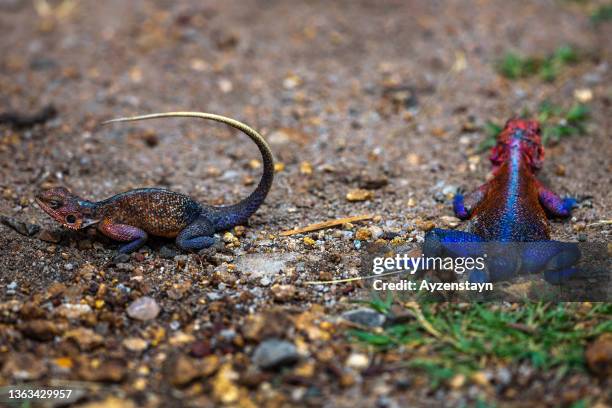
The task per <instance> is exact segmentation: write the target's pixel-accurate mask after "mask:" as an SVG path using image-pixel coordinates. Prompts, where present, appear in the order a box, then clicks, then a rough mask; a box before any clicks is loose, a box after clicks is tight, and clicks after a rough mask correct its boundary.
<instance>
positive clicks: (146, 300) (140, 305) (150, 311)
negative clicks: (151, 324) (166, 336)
mask: <svg viewBox="0 0 612 408" xmlns="http://www.w3.org/2000/svg"><path fill="white" fill-rule="evenodd" d="M159 311H160V308H159V305H158V304H157V302H156V301H155V299H153V298H151V297H148V296H144V297H141V298H139V299H136V300H135V301H133V302H132V303H131V304H130V305H129V306H128V308H127V314H128V316H130V317H131V318H132V319H136V320H142V321H147V320H152V319H155V318H156V317H157V315H158V314H159Z"/></svg>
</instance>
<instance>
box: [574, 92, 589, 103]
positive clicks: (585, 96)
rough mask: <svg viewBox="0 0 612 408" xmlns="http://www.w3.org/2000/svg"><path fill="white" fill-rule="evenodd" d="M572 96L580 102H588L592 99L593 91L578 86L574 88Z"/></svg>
mask: <svg viewBox="0 0 612 408" xmlns="http://www.w3.org/2000/svg"><path fill="white" fill-rule="evenodd" d="M574 98H576V100H577V101H578V102H580V103H586V102H589V101H590V100H591V99H593V91H592V90H591V89H589V88H579V89H576V90H574Z"/></svg>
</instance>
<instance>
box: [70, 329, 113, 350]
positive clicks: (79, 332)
mask: <svg viewBox="0 0 612 408" xmlns="http://www.w3.org/2000/svg"><path fill="white" fill-rule="evenodd" d="M64 338H65V339H67V340H72V341H73V342H74V343H76V345H77V346H79V349H80V350H81V351H90V350H93V349H95V348H96V347H99V346H101V345H102V344H103V343H104V338H103V337H102V336H101V335H99V334H98V333H96V332H94V331H93V330H91V329H86V328H84V327H79V328H78V329H73V330H69V331H67V332H66V334H64Z"/></svg>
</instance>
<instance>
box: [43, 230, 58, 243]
mask: <svg viewBox="0 0 612 408" xmlns="http://www.w3.org/2000/svg"><path fill="white" fill-rule="evenodd" d="M38 239H40V240H41V241H45V242H51V243H53V244H57V243H59V242H60V241H61V240H62V236H61V234H60V233H59V232H58V231H53V230H49V229H46V228H43V229H41V230H40V232H39V233H38Z"/></svg>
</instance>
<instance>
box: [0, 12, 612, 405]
mask: <svg viewBox="0 0 612 408" xmlns="http://www.w3.org/2000/svg"><path fill="white" fill-rule="evenodd" d="M586 3H587V4H586V5H585V4H584V3H583V2H570V1H536V2H527V1H512V2H510V1H474V2H469V1H449V2H437V1H408V2H402V1H384V2H383V1H377V2H367V1H350V2H349V1H346V2H344V1H341V2H324V1H308V2H282V1H263V0H261V1H240V2H238V1H236V2H213V1H204V2H202V1H183V2H171V1H162V0H159V1H132V2H129V5H126V4H127V2H123V1H117V0H109V1H100V2H93V1H91V2H90V1H85V2H76V1H70V0H66V1H62V2H59V1H50V2H48V3H47V2H45V1H42V0H41V1H34V2H29V1H19V0H12V1H11V0H4V1H0V32H1V33H2V35H1V36H0V55H2V59H1V61H0V90H1V91H0V111H9V110H12V111H20V112H30V113H31V112H35V111H37V110H39V109H40V108H42V107H44V106H46V105H53V106H55V107H56V109H57V112H58V113H57V116H56V117H55V118H53V119H51V120H50V121H48V122H47V123H46V124H44V125H37V126H35V127H32V128H27V129H16V128H12V127H10V126H2V125H0V126H1V127H0V192H1V194H0V214H2V215H4V216H7V217H13V218H14V219H18V220H22V221H24V222H27V223H31V224H36V225H39V226H40V227H41V228H42V231H43V235H42V237H43V238H44V239H45V240H43V239H40V238H39V237H40V235H38V234H39V233H37V234H33V235H32V236H27V235H24V234H20V233H18V232H16V231H15V230H14V229H13V228H10V227H8V226H6V225H0V310H1V312H2V314H1V317H0V331H1V333H2V334H1V336H0V364H2V365H3V367H4V368H3V370H2V372H1V374H0V385H7V384H12V383H15V382H20V381H25V380H41V381H45V380H48V379H49V378H54V379H61V380H70V381H80V382H79V384H82V385H81V387H83V389H84V390H85V391H84V392H83V395H82V398H81V402H88V401H95V400H100V399H104V398H107V397H109V396H112V397H113V398H115V400H107V401H106V404H107V405H105V406H113V405H112V404H113V403H115V404H118V405H116V406H129V404H130V403H131V404H133V406H160V407H161V406H181V405H185V406H215V405H216V404H219V403H227V404H229V405H232V404H233V405H242V406H248V404H254V405H270V406H285V405H296V404H297V405H312V406H320V405H324V406H349V405H350V406H374V405H378V406H409V405H418V406H439V405H440V404H443V403H446V404H448V405H451V406H464V405H466V404H467V405H470V404H472V403H474V401H476V400H477V399H478V397H479V396H480V395H485V396H486V397H487V398H488V399H490V400H491V401H493V402H494V403H496V404H499V405H501V406H505V405H508V406H524V405H522V404H524V402H525V401H527V400H531V401H540V402H542V403H546V404H549V405H550V404H552V405H555V404H556V402H552V401H551V400H550V399H547V398H552V397H550V396H551V395H552V396H554V395H556V393H558V392H560V389H561V387H560V385H559V383H558V380H557V379H555V378H547V377H546V376H544V377H542V378H540V379H538V380H537V381H533V382H530V383H528V384H525V385H523V386H521V393H519V394H518V395H516V396H515V397H514V398H505V399H504V397H502V395H501V394H500V393H498V392H497V391H496V390H495V389H491V388H487V386H486V385H482V384H466V385H465V386H464V387H459V388H458V389H454V388H452V387H442V388H438V389H437V390H432V389H431V388H430V387H429V385H428V384H427V383H426V380H419V379H418V378H420V377H418V375H417V374H414V373H412V372H410V371H409V370H396V371H393V372H390V373H384V374H381V375H367V373H364V372H361V371H360V370H359V369H358V367H359V365H358V364H357V363H355V361H353V365H354V366H355V367H353V368H350V367H349V368H346V367H345V364H346V360H347V357H348V356H349V355H351V353H353V352H354V351H355V350H359V347H360V346H359V345H356V344H354V343H351V342H348V341H347V339H346V336H345V335H344V334H343V329H342V324H341V323H338V322H337V317H338V316H340V315H341V314H342V312H344V311H345V310H348V309H351V308H354V307H355V305H354V304H352V303H351V301H354V300H356V299H362V298H367V296H368V293H367V291H363V290H360V289H359V287H358V285H352V284H348V285H346V284H345V285H333V286H322V285H321V286H308V285H305V284H304V282H306V281H311V280H320V279H323V280H326V279H334V278H345V277H350V276H354V275H356V274H357V273H358V269H359V267H360V262H361V258H360V255H361V253H362V251H363V248H362V247H360V245H359V243H358V242H356V240H355V235H354V234H355V233H356V232H357V231H358V230H359V229H360V228H361V227H369V228H370V229H369V230H368V231H370V232H372V231H374V232H376V231H378V229H377V228H376V227H380V228H381V229H382V230H381V231H382V235H381V237H382V238H383V239H387V238H388V239H391V237H393V236H399V237H400V238H401V239H404V240H407V241H418V240H420V239H422V237H423V234H424V231H423V230H424V229H427V228H428V227H430V226H431V225H432V224H431V223H430V222H433V223H434V224H435V225H439V226H444V225H445V222H448V218H446V219H444V218H440V217H442V216H451V215H452V208H451V205H450V201H449V195H450V194H452V192H454V191H455V190H456V189H457V188H458V187H464V188H467V189H471V188H474V187H476V186H478V185H479V184H480V183H482V182H483V181H484V180H485V178H486V175H487V173H488V171H489V169H490V167H489V163H488V160H487V156H486V153H477V152H476V146H477V145H478V143H479V142H480V141H481V140H483V139H484V138H485V134H484V131H483V127H484V124H485V123H486V122H487V121H495V122H502V123H503V122H504V121H505V120H506V119H507V118H509V117H511V116H513V115H516V114H518V113H520V112H521V110H522V109H524V108H530V109H532V110H534V109H535V108H536V107H537V106H538V104H540V103H541V102H542V101H544V100H550V101H552V102H554V103H556V104H559V105H562V106H569V105H571V103H572V101H573V100H574V91H575V90H576V89H585V88H586V89H589V90H591V91H592V95H593V98H592V100H591V101H590V102H589V107H590V111H591V119H590V120H589V122H588V132H587V134H586V135H584V136H580V137H573V138H567V139H564V140H563V141H562V142H561V143H559V144H557V145H555V146H550V147H548V148H547V149H546V161H545V164H544V168H543V170H542V172H541V178H542V179H543V180H544V181H545V182H546V183H547V184H548V185H549V186H551V188H552V189H553V190H555V191H556V192H557V193H559V194H562V195H566V194H570V195H575V196H578V197H590V198H588V200H587V201H588V204H587V205H581V207H580V208H578V209H577V210H576V211H575V216H574V217H573V218H572V219H571V220H569V221H565V222H561V221H554V222H553V223H552V230H553V236H554V237H555V238H558V239H563V240H577V239H579V238H580V239H582V240H584V239H586V240H588V241H594V242H608V234H609V232H610V230H609V228H608V227H606V225H603V224H602V223H598V221H601V220H606V219H609V218H610V213H611V209H612V197H611V194H612V189H611V188H610V187H611V183H610V169H611V162H610V157H612V143H610V132H609V128H610V96H611V90H612V89H611V87H610V84H611V82H610V66H609V64H610V59H609V57H610V50H611V46H610V41H609V38H610V35H611V34H612V33H611V28H610V24H609V23H606V24H602V25H598V26H597V27H595V26H593V24H592V23H591V22H590V21H589V18H588V7H590V4H591V2H586ZM563 44H572V45H574V46H576V47H577V48H578V49H581V50H584V52H585V54H586V56H585V57H584V58H582V59H581V60H580V61H579V62H578V63H577V64H575V65H573V66H571V67H568V68H567V69H564V71H563V73H562V75H561V77H560V78H558V79H557V80H556V81H555V82H553V83H546V82H543V81H541V80H540V79H538V78H527V79H521V80H516V81H510V80H508V79H504V78H502V77H501V76H500V75H499V74H498V73H497V72H496V71H495V69H494V66H495V62H496V60H497V59H498V58H500V56H502V55H503V54H504V53H505V52H507V51H510V50H513V51H518V52H520V53H523V54H525V55H545V54H549V53H551V52H553V51H554V50H555V49H556V48H557V47H559V46H560V45H563ZM179 110H194V111H205V112H213V113H219V114H223V115H227V116H231V117H235V118H237V119H239V120H242V121H244V122H246V123H248V124H250V125H251V126H253V127H255V128H256V129H258V130H260V131H261V132H262V134H264V136H265V137H266V138H267V139H268V140H269V142H270V144H271V146H272V149H273V150H274V154H275V157H276V160H277V162H278V163H280V164H282V165H280V166H278V168H277V170H278V171H277V173H276V179H275V183H274V186H273V188H272V190H271V192H270V194H269V196H268V198H267V200H266V202H265V203H264V205H263V206H262V207H261V209H260V210H259V211H258V212H257V213H256V214H255V215H254V216H253V217H252V218H251V220H250V225H249V226H248V227H247V228H246V229H245V230H244V231H242V230H238V231H233V235H232V236H224V237H223V240H222V241H223V244H224V245H220V246H219V247H217V248H216V249H214V250H209V251H204V252H203V253H201V254H181V253H180V252H179V251H178V250H177V249H176V247H175V246H174V244H173V243H172V242H168V241H164V240H152V241H151V242H150V243H149V244H148V246H147V247H145V248H144V249H143V250H141V251H140V252H139V253H138V254H134V255H132V256H131V258H129V259H124V260H123V261H122V262H118V263H117V262H115V263H113V262H111V261H112V259H113V257H114V255H115V253H116V249H117V245H116V244H115V243H113V242H111V241H109V240H108V239H105V238H104V237H100V236H99V235H97V236H96V235H95V234H94V233H93V232H84V233H75V232H68V231H64V230H62V229H61V228H60V227H59V226H58V225H56V224H54V222H53V221H52V220H51V219H50V218H49V217H47V216H46V215H45V214H44V213H43V212H42V211H41V210H40V209H39V208H38V207H37V205H36V204H34V196H35V194H36V193H37V192H38V191H40V190H41V189H42V188H44V187H48V186H51V185H62V186H66V187H68V188H70V189H71V190H72V191H74V192H76V193H78V194H80V195H81V196H82V197H84V198H88V199H93V200H98V199H103V198H106V197H108V196H110V195H113V194H115V193H118V192H121V191H125V190H128V189H130V188H136V187H143V186H162V187H166V188H169V189H172V190H175V191H178V192H183V193H188V194H190V195H192V196H193V197H195V198H197V199H198V200H200V201H202V202H206V203H211V204H218V205H220V204H230V203H233V202H235V201H236V200H238V199H239V198H242V197H244V196H245V195H247V194H248V193H249V192H250V191H251V190H252V189H253V188H254V183H256V182H257V180H258V177H259V169H260V163H259V162H258V159H259V156H258V154H257V151H256V149H255V148H254V146H253V145H252V144H251V143H250V142H249V141H248V140H247V139H246V137H245V136H244V135H241V134H239V133H238V132H230V131H228V130H227V129H226V128H225V127H224V126H221V125H216V124H211V123H204V122H202V123H201V122H199V121H196V120H184V119H172V120H160V121H156V122H143V123H142V124H133V125H122V126H119V125H116V126H112V127H104V128H100V127H97V126H96V125H97V123H99V122H100V121H102V120H105V119H109V118H113V117H118V116H126V115H132V114H143V113H151V112H164V111H179ZM356 188H365V189H367V190H368V191H371V193H372V197H371V198H370V199H368V200H365V201H359V202H352V201H349V200H347V198H346V195H347V193H348V192H349V191H351V190H354V189H356ZM361 214H372V215H375V216H376V217H375V218H373V219H371V220H369V221H366V222H362V223H355V224H354V225H344V226H342V227H340V228H338V229H327V230H325V231H322V232H314V233H310V234H306V235H294V236H290V237H283V236H279V233H280V232H281V231H283V230H286V229H291V228H295V227H300V226H305V225H308V224H310V223H314V222H320V221H325V220H330V219H336V218H341V217H348V216H354V215H361ZM444 220H447V221H444ZM305 238H306V239H305ZM370 239H371V238H370ZM49 241H51V242H49ZM144 295H146V296H150V297H152V298H154V299H155V301H156V302H157V303H158V304H159V306H160V307H161V312H160V314H159V316H157V317H156V318H155V319H153V320H150V321H146V322H140V321H137V320H134V319H131V318H129V317H128V315H127V314H126V308H127V306H128V305H129V304H130V302H132V301H133V300H135V299H138V298H140V297H142V296H144ZM268 338H281V339H289V340H291V341H292V342H293V343H294V344H295V345H296V347H297V350H298V352H299V355H300V356H299V362H298V364H297V366H294V367H293V368H286V369H283V370H276V371H266V370H259V369H257V368H255V364H254V363H253V358H254V357H253V351H254V350H255V349H256V347H257V345H258V344H260V343H261V342H262V341H263V340H264V339H268ZM349 366H350V364H349ZM413 375H414V376H415V377H414V378H417V379H416V380H414V381H413V380H410V381H408V380H406V378H413V377H412V376H413ZM576 378H577V379H576V381H577V383H580V384H583V386H582V388H581V391H580V392H582V393H592V395H599V396H600V397H599V398H600V399H601V395H602V394H601V393H602V392H604V390H605V383H597V382H596V381H595V380H594V379H593V378H591V377H590V376H589V375H588V374H581V375H579V376H578V377H576ZM604 399H605V398H604ZM109 401H110V402H109ZM128 401H131V402H128ZM554 401H556V400H554ZM608 403H610V400H608ZM602 406H603V405H602Z"/></svg>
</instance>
